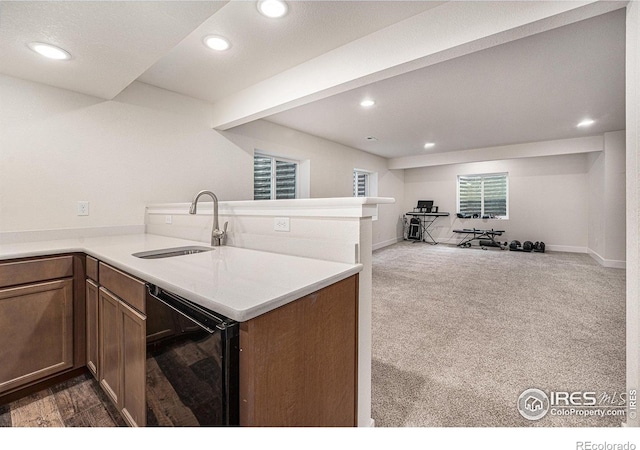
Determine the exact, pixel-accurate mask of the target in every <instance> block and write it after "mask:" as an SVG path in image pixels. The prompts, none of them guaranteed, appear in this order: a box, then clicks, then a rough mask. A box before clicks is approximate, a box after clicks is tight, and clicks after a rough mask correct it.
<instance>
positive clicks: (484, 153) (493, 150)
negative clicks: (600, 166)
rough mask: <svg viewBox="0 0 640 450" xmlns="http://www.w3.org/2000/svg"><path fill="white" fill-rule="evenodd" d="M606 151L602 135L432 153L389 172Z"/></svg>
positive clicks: (395, 161) (403, 160)
mask: <svg viewBox="0 0 640 450" xmlns="http://www.w3.org/2000/svg"><path fill="white" fill-rule="evenodd" d="M603 150H604V135H599V136H587V137H581V138H573V139H559V140H555V141H543V142H528V143H525V144H513V145H501V146H499V147H486V148H474V149H471V150H459V151H453V152H441V153H432V154H430V155H415V156H402V157H399V158H391V159H389V166H388V167H389V169H414V168H416V167H430V166H444V165H448V164H464V163H470V162H480V161H500V160H503V159H519V158H535V157H539V156H557V155H572V154H576V153H591V152H601V151H603Z"/></svg>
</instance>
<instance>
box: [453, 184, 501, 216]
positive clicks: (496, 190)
mask: <svg viewBox="0 0 640 450" xmlns="http://www.w3.org/2000/svg"><path fill="white" fill-rule="evenodd" d="M507 199H508V179H507V174H506V173H492V174H486V175H458V212H459V213H460V214H465V215H470V216H473V215H476V214H477V215H478V217H483V216H489V217H502V218H506V217H508V214H507V203H508V202H507Z"/></svg>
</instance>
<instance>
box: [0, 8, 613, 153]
mask: <svg viewBox="0 0 640 450" xmlns="http://www.w3.org/2000/svg"><path fill="white" fill-rule="evenodd" d="M288 3H289V7H290V10H289V13H288V14H287V16H285V17H284V18H283V19H277V20H274V19H266V18H264V17H262V16H261V15H259V13H258V12H257V9H256V2H255V1H248V0H233V1H231V2H226V1H181V0H177V1H176V0H174V1H155V2H154V1H40V2H39V1H34V2H32V1H7V0H3V1H0V54H1V55H2V57H1V58H0V73H3V74H7V75H10V76H14V77H18V78H24V79H27V80H31V81H36V82H40V83H44V84H49V85H52V86H56V87H61V88H65V89H69V90H73V91H77V92H81V93H85V94H89V95H93V96H96V97H100V98H104V99H112V98H114V97H115V96H116V95H117V94H118V93H120V92H121V91H122V90H123V89H125V88H126V86H128V85H129V84H130V83H132V82H133V81H134V80H139V81H142V82H145V83H148V84H151V85H154V86H157V87H161V88H164V89H168V90H171V91H175V92H179V93H182V94H185V95H188V96H192V97H195V98H199V99H202V100H205V101H208V102H210V103H214V104H217V105H221V104H223V103H224V102H221V100H223V99H225V98H228V97H229V96H230V95H231V94H234V93H237V92H243V90H244V91H246V90H247V89H249V88H250V87H251V86H256V85H257V84H259V83H261V82H264V81H265V80H268V79H270V77H272V78H273V77H275V76H277V75H278V74H281V73H283V72H285V71H287V70H289V69H291V68H294V67H297V66H298V65H301V64H303V63H305V62H307V61H311V60H313V59H314V58H316V59H317V58H318V57H320V56H322V55H325V54H327V53H329V52H331V51H332V50H334V49H337V48H339V47H341V46H346V45H348V44H349V43H352V42H354V41H356V40H364V39H366V38H367V37H369V36H372V35H373V33H376V32H378V33H379V32H381V31H383V30H384V31H386V30H390V29H391V28H390V27H391V26H394V24H397V25H395V28H394V30H397V29H398V26H400V29H402V27H403V26H404V24H403V23H402V22H403V21H408V20H412V19H411V18H412V17H414V16H415V17H421V16H424V15H425V14H428V15H431V14H432V13H433V11H431V10H432V9H433V10H434V11H437V10H439V9H440V8H442V7H443V6H442V5H443V4H445V6H447V7H448V6H450V4H447V2H434V1H397V0H393V1H357V0H354V1H349V0H341V1H309V0H305V1H303V0H298V1H295V0H294V1H291V0H290V1H289V2H288ZM473 3H474V4H475V5H474V6H473V7H472V6H468V7H467V6H465V5H466V4H465V3H460V4H459V5H457V6H456V8H457V10H460V9H464V8H476V5H478V3H477V2H473ZM507 4H509V5H511V3H510V2H506V3H505V5H507ZM468 5H472V3H469V4H468ZM438 7H440V8H438ZM476 9H477V8H476ZM453 10H456V9H455V8H450V9H448V11H453ZM434 17H440V16H434ZM405 23H406V22H405ZM387 27H389V28H387ZM207 34H222V35H225V36H226V37H228V38H229V39H230V40H231V42H232V48H231V50H229V51H228V52H225V53H214V52H212V51H210V50H208V49H207V48H205V47H204V45H203V44H202V39H203V37H204V36H205V35H207ZM413 39H415V36H410V35H408V36H407V45H411V42H413ZM32 41H46V42H50V43H53V44H57V45H59V46H61V47H63V48H65V49H66V50H68V51H69V52H70V53H71V54H72V55H73V58H72V60H71V61H65V62H60V61H47V60H43V59H41V58H40V57H39V56H38V55H36V54H35V53H33V52H31V51H30V50H29V49H28V47H27V43H29V42H32ZM360 57H361V58H362V60H363V61H364V60H367V59H368V60H371V59H375V58H376V53H375V49H372V52H371V53H367V54H363V55H361V56H360ZM357 63H358V60H357V59H356V60H349V61H344V69H348V68H349V67H353V66H354V65H355V64H357ZM334 65H335V64H334ZM338 66H340V64H338ZM328 70H331V71H335V70H338V71H339V70H342V67H333V66H332V67H331V68H328ZM322 77H323V73H322V72H319V73H318V78H319V79H321V78H322ZM358 86H360V87H357V88H356V89H353V90H350V91H347V92H344V93H342V94H338V95H335V96H332V97H328V98H325V99H323V100H318V101H316V102H313V103H309V104H306V105H304V106H300V107H297V108H294V109H290V110H288V111H284V112H281V113H279V114H275V115H272V116H270V117H268V118H267V119H268V120H270V121H273V122H276V123H279V124H282V125H285V126H288V127H291V128H295V129H299V130H302V131H305V132H307V133H311V134H314V135H318V136H321V137H324V138H327V139H330V140H333V141H336V142H340V143H342V144H345V145H349V146H352V147H355V148H359V149H362V150H365V151H368V152H371V153H375V154H379V155H382V156H386V157H397V156H403V155H411V154H423V153H424V150H423V149H422V144H423V143H424V142H425V141H433V142H436V144H437V145H436V147H435V148H434V149H433V150H431V152H440V151H449V150H459V149H466V148H478V147H486V146H496V145H503V144H510V143H519V142H531V141H539V140H550V139H559V138H569V137H576V136H582V135H585V134H587V133H588V134H597V133H601V132H603V131H610V130H618V129H623V128H624V9H621V10H618V11H614V12H613V13H608V14H605V15H601V16H597V17H595V18H593V19H588V20H586V21H583V22H577V23H574V24H571V25H567V26H565V27H561V28H556V29H554V30H551V31H546V32H543V33H540V34H538V35H534V36H531V37H527V38H523V39H520V40H518V41H512V42H509V43H507V44H503V45H500V46H496V47H492V48H489V49H486V50H482V51H480V52H477V53H472V54H470V55H467V56H462V57H459V58H457V59H453V60H449V61H446V62H442V63H439V64H436V65H432V66H429V67H426V68H423V69H419V70H414V71H412V72H409V73H406V74H403V75H399V76H396V77H393V78H388V79H386V80H383V81H379V82H376V83H373V84H367V82H366V81H365V80H364V79H363V80H362V82H360V83H359V84H358ZM364 96H371V97H374V98H375V99H376V101H377V104H376V106H375V107H374V108H372V109H369V110H362V109H361V108H360V107H359V106H358V104H359V102H360V100H361V98H362V97H364ZM584 116H591V117H592V118H594V119H596V124H595V125H594V126H593V127H592V128H590V129H588V130H581V129H577V128H576V127H575V124H576V123H577V121H578V120H580V119H582V118H583V117H584ZM367 136H375V137H376V138H378V140H377V141H373V142H370V141H367V140H366V139H365V138H366V137H367Z"/></svg>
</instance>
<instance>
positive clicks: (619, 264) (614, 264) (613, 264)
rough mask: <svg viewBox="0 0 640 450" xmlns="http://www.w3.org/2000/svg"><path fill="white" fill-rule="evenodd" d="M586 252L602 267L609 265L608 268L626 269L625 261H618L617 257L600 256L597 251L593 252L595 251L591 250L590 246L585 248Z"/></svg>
mask: <svg viewBox="0 0 640 450" xmlns="http://www.w3.org/2000/svg"><path fill="white" fill-rule="evenodd" d="M587 253H588V254H589V256H591V257H592V258H593V259H594V260H595V261H596V262H597V263H598V264H600V265H601V266H603V267H610V268H613V269H626V268H627V262H626V261H620V260H617V259H604V258H603V257H602V256H600V255H599V254H598V252H595V251H593V250H591V249H590V248H589V249H587Z"/></svg>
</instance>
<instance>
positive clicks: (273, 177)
mask: <svg viewBox="0 0 640 450" xmlns="http://www.w3.org/2000/svg"><path fill="white" fill-rule="evenodd" d="M256 156H257V157H261V158H268V159H270V160H271V181H270V186H271V189H270V191H271V198H270V199H269V200H292V199H277V198H276V192H277V189H276V181H277V177H276V175H277V162H278V161H280V162H285V163H290V164H295V166H296V182H295V193H294V197H293V199H298V198H300V161H298V160H295V159H291V158H286V157H281V156H278V155H274V154H270V153H267V152H263V151H260V150H255V151H254V152H253V161H254V166H253V176H254V185H253V199H254V200H256V190H255V189H256V186H255V174H256V169H255V158H256ZM260 200H266V199H260Z"/></svg>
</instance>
